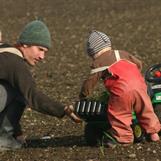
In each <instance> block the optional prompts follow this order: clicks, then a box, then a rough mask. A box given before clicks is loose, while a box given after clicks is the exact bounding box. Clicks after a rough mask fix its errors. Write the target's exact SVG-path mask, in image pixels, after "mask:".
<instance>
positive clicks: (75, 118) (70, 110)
mask: <svg viewBox="0 0 161 161" xmlns="http://www.w3.org/2000/svg"><path fill="white" fill-rule="evenodd" d="M64 111H65V114H66V115H67V116H69V117H70V118H71V119H72V120H73V121H74V122H75V123H81V122H82V120H81V119H80V118H79V117H78V116H77V115H76V114H75V113H74V107H73V105H69V106H66V107H65V109H64Z"/></svg>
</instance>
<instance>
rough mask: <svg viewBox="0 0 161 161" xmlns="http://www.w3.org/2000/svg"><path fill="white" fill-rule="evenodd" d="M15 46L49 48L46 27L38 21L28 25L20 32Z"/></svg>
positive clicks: (49, 39)
mask: <svg viewBox="0 0 161 161" xmlns="http://www.w3.org/2000/svg"><path fill="white" fill-rule="evenodd" d="M17 44H26V45H39V46H43V47H46V48H50V47H51V35H50V32H49V30H48V27H47V26H46V25H45V24H44V23H43V22H42V21H40V20H34V21H32V22H30V23H28V24H27V25H26V26H25V28H24V29H23V31H22V32H21V34H20V36H19V39H18V40H17Z"/></svg>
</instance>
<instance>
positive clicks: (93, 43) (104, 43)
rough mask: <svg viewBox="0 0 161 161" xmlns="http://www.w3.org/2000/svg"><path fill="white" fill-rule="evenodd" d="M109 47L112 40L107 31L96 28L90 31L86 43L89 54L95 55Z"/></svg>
mask: <svg viewBox="0 0 161 161" xmlns="http://www.w3.org/2000/svg"><path fill="white" fill-rule="evenodd" d="M107 47H111V41H110V39H109V37H108V36H107V35H106V34H105V33H103V32H99V31H95V30H94V31H92V32H91V33H90V35H89V37H88V39H87V45H86V50H87V53H88V55H89V56H93V55H94V54H96V53H98V52H99V51H101V50H102V49H104V48H107Z"/></svg>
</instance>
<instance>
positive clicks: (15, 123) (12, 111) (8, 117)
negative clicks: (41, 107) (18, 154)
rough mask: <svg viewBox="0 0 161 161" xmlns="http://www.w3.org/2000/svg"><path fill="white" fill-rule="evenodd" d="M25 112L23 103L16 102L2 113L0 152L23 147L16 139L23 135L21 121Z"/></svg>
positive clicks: (0, 114) (0, 120) (0, 119)
mask: <svg viewBox="0 0 161 161" xmlns="http://www.w3.org/2000/svg"><path fill="white" fill-rule="evenodd" d="M23 105H24V104H23ZM23 111H24V107H22V103H20V102H16V101H15V102H12V104H10V105H8V106H7V107H6V108H5V110H4V111H3V112H1V113H0V151H3V150H15V149H20V148H21V147H22V143H20V142H19V141H17V140H16V139H15V138H16V136H17V135H20V133H22V131H21V126H20V123H19V121H20V119H21V116H22V114H23Z"/></svg>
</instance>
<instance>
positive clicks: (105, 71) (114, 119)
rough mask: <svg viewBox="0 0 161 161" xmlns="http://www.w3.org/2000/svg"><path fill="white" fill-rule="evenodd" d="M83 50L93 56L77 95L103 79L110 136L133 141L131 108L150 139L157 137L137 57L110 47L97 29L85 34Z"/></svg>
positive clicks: (157, 124)
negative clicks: (107, 96)
mask: <svg viewBox="0 0 161 161" xmlns="http://www.w3.org/2000/svg"><path fill="white" fill-rule="evenodd" d="M87 53H88V55H89V56H90V57H91V58H92V59H93V62H92V66H91V67H92V70H91V73H90V75H89V77H88V79H87V80H85V81H84V83H83V85H82V88H81V92H80V99H84V98H85V97H87V96H88V95H90V94H91V93H92V91H93V90H94V87H95V86H96V83H97V82H98V81H99V80H100V79H103V81H104V86H105V88H106V89H107V90H108V91H109V92H110V98H109V101H108V107H107V117H108V120H109V122H110V124H111V127H112V129H111V131H112V135H113V137H114V138H115V139H116V140H117V141H118V142H119V143H123V144H130V143H133V139H134V138H133V133H132V129H131V124H132V111H135V112H136V115H137V118H138V120H139V123H140V125H141V126H142V128H143V129H145V131H146V133H148V134H150V138H151V140H152V141H159V139H160V138H159V135H158V132H159V131H160V129H161V125H160V122H159V120H158V118H157V116H156V115H155V113H154V111H153V107H152V104H151V100H150V98H149V96H148V94H147V86H146V83H145V81H144V78H143V76H142V75H141V72H140V70H141V69H142V64H141V61H139V60H138V59H137V58H135V57H134V56H132V55H130V54H129V53H128V52H126V51H118V50H112V48H111V42H110V39H109V38H108V36H107V35H106V34H104V33H102V32H99V31H93V32H91V34H90V35H89V38H88V40H87Z"/></svg>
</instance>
